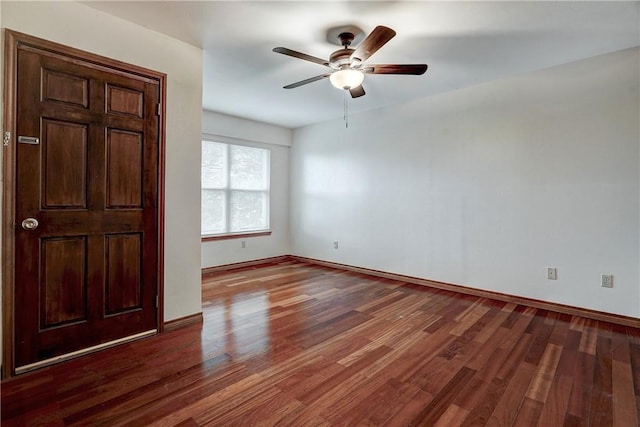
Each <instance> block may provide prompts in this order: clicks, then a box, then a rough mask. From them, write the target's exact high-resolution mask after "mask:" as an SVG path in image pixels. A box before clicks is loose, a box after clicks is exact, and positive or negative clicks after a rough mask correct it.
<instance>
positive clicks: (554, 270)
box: [547, 267, 558, 280]
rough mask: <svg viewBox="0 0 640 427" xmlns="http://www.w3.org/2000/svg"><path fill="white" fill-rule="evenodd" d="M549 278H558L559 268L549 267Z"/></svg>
mask: <svg viewBox="0 0 640 427" xmlns="http://www.w3.org/2000/svg"><path fill="white" fill-rule="evenodd" d="M547 279H549V280H558V269H557V268H555V267H547Z"/></svg>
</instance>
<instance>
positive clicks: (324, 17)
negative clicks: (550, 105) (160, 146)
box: [84, 0, 640, 128]
mask: <svg viewBox="0 0 640 427" xmlns="http://www.w3.org/2000/svg"><path fill="white" fill-rule="evenodd" d="M84 4H86V5H88V6H90V7H93V8H96V9H99V10H102V11H104V12H107V13H109V14H112V15H115V16H118V17H121V18H123V19H126V20H128V21H132V22H135V23H137V24H139V25H142V26H144V27H147V28H150V29H152V30H155V31H158V32H161V33H164V34H166V35H169V36H171V37H174V38H176V39H179V40H182V41H184V42H186V43H189V44H191V45H195V46H198V47H201V48H203V50H204V70H203V73H204V74H203V76H204V77H203V92H204V93H203V100H202V102H203V108H204V109H207V110H212V111H217V112H221V113H225V114H230V115H234V116H239V117H245V118H249V119H253V120H258V121H262V122H267V123H272V124H276V125H280V126H285V127H289V128H296V127H300V126H305V125H308V124H312V123H316V122H322V121H326V120H331V119H336V118H340V117H342V114H343V91H340V90H337V89H334V88H333V87H332V86H331V84H330V82H329V81H328V79H325V80H321V81H318V82H314V83H310V84H308V85H305V86H301V87H299V88H296V89H288V90H285V89H283V88H282V86H284V85H287V84H289V83H293V82H297V81H299V80H303V79H306V78H309V77H313V76H316V75H319V74H322V73H324V72H325V71H326V70H327V69H326V68H324V67H323V66H321V65H318V64H314V63H311V62H307V61H302V60H299V59H296V58H291V57H288V56H284V55H280V54H276V53H273V52H272V51H271V49H272V48H274V47H276V46H284V47H287V48H289V49H293V50H297V51H300V52H303V53H307V54H309V55H313V56H317V57H320V58H328V57H329V55H330V54H331V52H333V51H334V50H337V49H338V48H339V47H338V46H335V45H332V44H330V43H329V42H327V40H326V32H327V29H329V28H332V27H335V26H338V25H347V24H350V25H357V26H359V27H360V28H362V29H363V30H364V31H365V33H369V32H370V31H371V30H372V29H373V28H374V27H375V26H376V25H385V26H388V27H391V28H393V29H394V30H395V31H396V32H397V35H396V37H395V38H393V39H392V40H391V41H390V42H389V43H387V44H386V45H385V46H384V47H382V49H380V50H379V51H378V52H377V53H375V54H374V55H373V56H372V57H371V58H370V59H369V61H368V62H369V63H378V64H380V63H427V64H428V65H429V69H428V70H427V72H426V74H424V75H423V76H397V75H367V76H366V78H365V81H364V84H363V85H364V87H365V89H366V92H367V95H366V96H364V97H361V98H357V99H353V100H351V99H349V111H350V113H351V114H354V113H357V112H359V111H365V110H371V109H376V108H381V107H386V106H390V105H394V104H400V103H405V102H408V101H410V100H413V99H417V98H422V97H427V96H432V95H435V94H438V93H442V92H446V91H451V90H456V89H460V88H463V87H467V86H470V85H475V84H479V83H482V82H486V81H491V80H495V79H500V78H505V77H509V76H514V75H518V74H523V73H526V72H530V71H533V70H539V69H543V68H548V67H552V66H555V65H559V64H564V63H568V62H572V61H576V60H579V59H583V58H588V57H591V56H595V55H599V54H604V53H608V52H613V51H616V50H621V49H625V48H629V47H634V46H638V45H640V2H610V1H605V2H586V1H568V2H555V1H554V2H545V1H539V2H522V1H513V2H501V1H497V2H482V1H471V2H458V1H444V2H431V1H398V0H396V1H339V2H328V1H288V2H280V1H196V2H190V1H88V2H84Z"/></svg>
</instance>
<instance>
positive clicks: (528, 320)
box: [2, 261, 640, 427]
mask: <svg viewBox="0 0 640 427" xmlns="http://www.w3.org/2000/svg"><path fill="white" fill-rule="evenodd" d="M203 301H204V305H203V311H204V324H203V325H202V328H201V327H200V325H193V326H189V327H186V328H182V329H178V330H175V331H171V332H167V333H165V334H163V335H160V336H155V337H152V338H149V339H145V340H142V341H138V342H133V343H129V344H124V345H121V346H119V347H116V348H112V349H109V350H105V351H103V352H101V353H98V354H93V355H89V356H85V357H83V358H80V359H76V360H73V361H70V362H66V363H63V364H60V365H57V366H52V367H49V368H45V369H42V370H40V371H38V372H35V373H31V374H25V375H23V376H21V377H16V378H13V379H10V380H8V381H5V382H3V383H2V424H3V425H7V426H9V425H60V426H62V425H104V426H115V425H135V426H138V425H148V424H154V425H181V426H195V425H212V426H235V425H245V426H273V425H283V426H284V425H288V426H360V425H362V426H365V425H390V426H418V425H420V426H458V425H464V426H467V425H473V426H484V425H487V426H536V425H538V426H545V427H547V426H622V427H630V426H637V425H638V420H639V418H640V414H639V410H640V330H638V329H635V328H630V327H625V326H619V325H615V324H610V323H605V322H599V321H594V320H588V319H585V318H581V317H576V316H569V315H564V314H558V313H554V312H549V311H545V310H539V309H534V308H528V307H524V306H520V305H516V304H513V303H505V302H498V301H493V300H489V299H484V298H479V297H473V296H465V295H461V294H455V293H452V292H448V291H443V290H434V289H430V288H427V287H420V286H416V285H408V284H406V283H402V282H398V281H392V280H388V279H376V278H372V277H368V276H365V275H362V274H357V273H351V272H345V271H339V270H333V269H330V268H326V267H319V266H314V265H310V264H306V263H300V262H295V261H288V262H282V263H278V264H271V265H267V266H264V267H259V268H247V269H244V270H236V271H232V272H227V273H218V274H215V275H211V276H208V277H207V278H206V280H205V281H204V283H203Z"/></svg>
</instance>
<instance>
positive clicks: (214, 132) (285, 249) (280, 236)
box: [202, 111, 293, 268]
mask: <svg viewBox="0 0 640 427" xmlns="http://www.w3.org/2000/svg"><path fill="white" fill-rule="evenodd" d="M202 132H203V134H205V135H206V136H207V138H209V139H212V140H218V141H220V142H227V143H232V144H241V145H249V146H253V147H260V148H267V149H269V150H271V177H270V179H271V181H270V182H271V191H270V192H271V194H270V196H271V197H270V198H271V204H270V223H271V224H270V226H271V235H270V236H260V237H246V238H242V239H230V240H217V241H211V242H203V243H202V267H203V268H205V267H213V266H218V265H224V264H232V263H236V262H243V261H250V260H256V259H262V258H269V257H273V256H280V255H288V254H290V253H291V245H290V237H289V146H290V145H291V143H292V140H293V132H292V131H291V130H290V129H285V128H282V127H278V126H273V125H269V124H265V123H260V122H255V121H252V120H246V119H242V118H238V117H233V116H228V115H224V114H220V113H215V112H212V111H204V112H203V113H202ZM242 241H244V242H245V245H246V246H245V248H242V245H241V242H242Z"/></svg>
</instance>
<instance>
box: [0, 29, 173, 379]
mask: <svg viewBox="0 0 640 427" xmlns="http://www.w3.org/2000/svg"><path fill="white" fill-rule="evenodd" d="M3 32H4V55H3V56H4V58H3V59H4V88H3V89H4V91H3V103H4V109H3V128H2V140H3V146H2V163H3V164H2V173H3V183H2V193H3V194H2V205H3V206H2V222H1V224H2V248H1V250H2V369H1V375H2V378H3V379H4V378H8V377H12V376H14V375H15V359H14V347H15V321H14V309H15V301H14V297H15V293H14V288H15V227H16V218H15V196H16V187H15V184H16V180H15V174H16V141H17V138H16V121H17V111H16V109H17V90H16V89H17V77H18V74H17V73H18V68H17V57H18V46H20V45H26V46H33V47H37V48H38V49H41V50H46V51H50V52H55V53H59V54H62V55H64V56H67V57H71V58H75V59H78V60H79V61H82V62H83V64H85V65H89V66H95V67H96V68H99V69H105V68H108V69H109V70H111V71H116V72H117V71H122V72H126V73H128V74H136V75H139V76H142V77H145V78H148V79H151V80H156V81H157V82H158V85H159V90H160V93H159V100H160V108H159V111H158V119H159V121H158V126H159V129H158V213H157V216H158V230H157V233H158V235H157V237H158V248H157V250H158V263H157V289H156V295H157V296H158V304H157V310H156V313H157V330H158V333H161V332H162V331H163V329H164V217H165V206H164V191H165V182H164V181H165V137H166V131H165V124H166V92H167V87H166V80H167V76H166V74H164V73H160V72H157V71H153V70H149V69H147V68H143V67H139V66H137V65H132V64H127V63H125V62H121V61H118V60H115V59H111V58H107V57H104V56H100V55H96V54H94V53H90V52H86V51H83V50H79V49H76V48H73V47H69V46H65V45H62V44H58V43H54V42H50V41H47V40H44V39H41V38H38V37H34V36H30V35H27V34H23V33H20V32H17V31H13V30H9V29H4V30H3ZM6 132H10V136H9V138H8V139H7V138H5V135H6Z"/></svg>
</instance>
